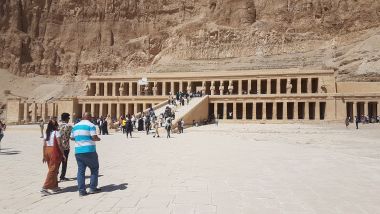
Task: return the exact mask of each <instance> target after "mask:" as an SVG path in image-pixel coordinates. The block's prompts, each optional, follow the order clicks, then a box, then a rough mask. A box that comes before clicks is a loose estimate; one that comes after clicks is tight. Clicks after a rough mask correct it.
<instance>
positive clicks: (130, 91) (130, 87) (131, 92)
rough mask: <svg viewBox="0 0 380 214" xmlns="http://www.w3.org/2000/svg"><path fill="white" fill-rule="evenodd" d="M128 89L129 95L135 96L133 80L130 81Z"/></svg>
mask: <svg viewBox="0 0 380 214" xmlns="http://www.w3.org/2000/svg"><path fill="white" fill-rule="evenodd" d="M128 88H129V89H128V91H129V94H128V95H129V96H130V97H132V96H133V91H132V90H133V83H132V82H128Z"/></svg>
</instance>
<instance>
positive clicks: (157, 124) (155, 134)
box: [153, 120, 160, 137]
mask: <svg viewBox="0 0 380 214" xmlns="http://www.w3.org/2000/svg"><path fill="white" fill-rule="evenodd" d="M159 127H160V121H159V120H155V121H154V124H153V128H154V135H153V137H156V136H157V137H160V133H159V132H158V128H159Z"/></svg>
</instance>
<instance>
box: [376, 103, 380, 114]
mask: <svg viewBox="0 0 380 214" xmlns="http://www.w3.org/2000/svg"><path fill="white" fill-rule="evenodd" d="M379 115H380V101H378V102H377V116H379Z"/></svg>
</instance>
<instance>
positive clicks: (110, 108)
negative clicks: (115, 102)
mask: <svg viewBox="0 0 380 214" xmlns="http://www.w3.org/2000/svg"><path fill="white" fill-rule="evenodd" d="M107 105H108V112H107V117H108V115H110V116H111V113H112V103H108V104H107Z"/></svg>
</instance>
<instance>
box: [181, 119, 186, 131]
mask: <svg viewBox="0 0 380 214" xmlns="http://www.w3.org/2000/svg"><path fill="white" fill-rule="evenodd" d="M184 127H185V121H184V120H183V119H181V133H182V134H183V128H184Z"/></svg>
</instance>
